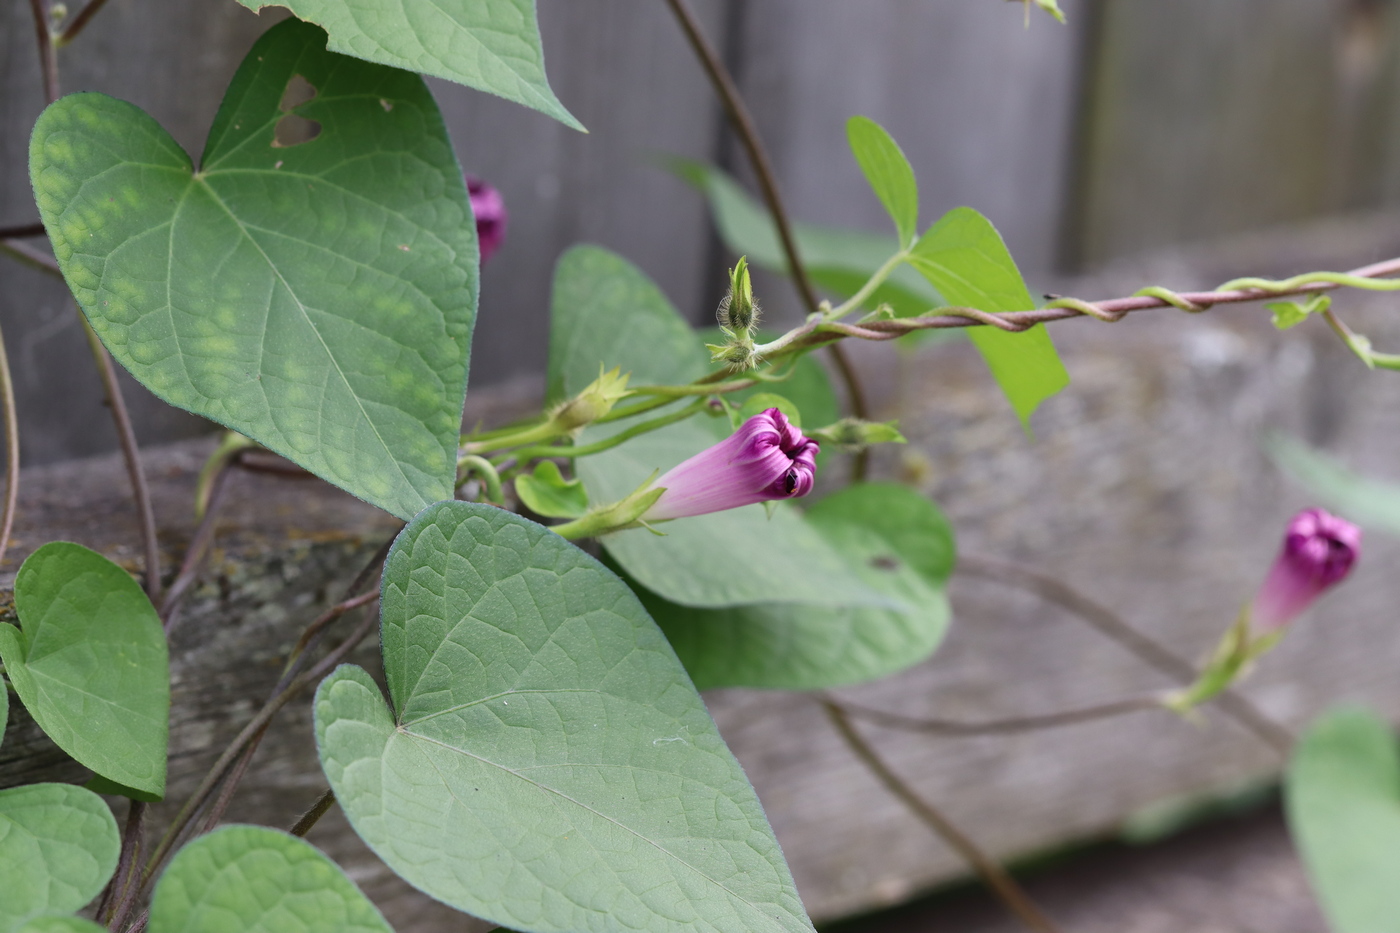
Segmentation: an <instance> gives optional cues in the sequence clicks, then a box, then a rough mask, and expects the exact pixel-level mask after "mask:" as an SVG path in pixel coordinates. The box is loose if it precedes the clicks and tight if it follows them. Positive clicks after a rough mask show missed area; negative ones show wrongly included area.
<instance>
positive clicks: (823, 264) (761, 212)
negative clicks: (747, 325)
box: [668, 159, 956, 333]
mask: <svg viewBox="0 0 1400 933" xmlns="http://www.w3.org/2000/svg"><path fill="white" fill-rule="evenodd" d="M668 164H669V165H670V167H671V168H672V169H673V170H674V171H675V172H676V173H677V174H678V175H680V176H681V177H682V178H684V179H685V180H686V181H688V182H690V183H691V184H693V185H694V186H695V187H697V188H699V189H700V190H701V191H702V192H703V193H704V194H705V196H706V198H707V199H708V200H709V203H710V211H711V213H712V214H713V215H714V218H715V226H716V227H717V228H718V229H719V235H720V237H721V239H723V240H724V243H725V245H726V246H728V247H729V248H730V249H731V250H733V251H734V252H736V253H742V254H745V255H747V256H748V257H749V262H750V263H751V264H753V265H756V266H762V267H764V268H766V269H772V270H774V271H776V272H786V271H787V257H786V256H785V255H784V253H783V248H782V243H781V241H779V239H778V230H777V227H776V226H774V224H773V219H772V217H770V216H769V214H768V212H767V211H766V210H765V209H764V208H763V207H762V206H760V205H759V204H758V202H756V201H755V200H754V199H753V198H751V197H749V195H748V194H747V193H746V192H745V191H744V189H743V188H741V187H739V185H738V183H736V182H735V181H734V179H733V178H731V177H729V176H728V175H726V174H725V173H724V172H723V171H721V170H720V169H717V168H714V167H713V166H709V165H706V164H704V163H702V162H691V161H688V160H685V159H672V160H670V162H669V163H668ZM793 235H794V236H795V237H796V238H797V247H798V252H799V254H800V255H801V256H802V262H803V264H804V265H805V266H806V267H807V274H808V275H809V276H810V277H811V278H812V281H814V282H815V283H816V284H817V285H818V286H820V287H821V288H825V289H827V290H829V291H831V292H833V293H835V294H837V295H840V296H841V297H843V298H848V297H850V296H851V295H854V294H855V293H856V292H857V291H859V290H860V288H861V286H862V285H864V284H865V283H866V281H867V280H868V279H869V278H870V276H871V275H872V274H873V273H874V272H875V270H876V269H878V268H880V267H881V266H882V265H884V264H885V262H886V261H887V260H888V259H889V258H890V257H891V256H893V255H894V254H895V253H897V252H898V251H899V240H898V239H897V238H896V237H891V236H882V235H879V234H874V233H865V232H863V231H860V230H844V229H838V228H836V227H819V226H815V225H811V224H795V225H794V229H793ZM760 297H762V296H760ZM882 303H883V304H888V305H889V306H890V307H891V308H893V309H894V312H895V314H897V315H899V316H900V317H913V316H914V315H917V314H923V313H924V312H926V311H928V310H929V309H930V308H933V307H936V306H937V305H939V304H943V303H944V302H942V301H941V300H940V299H939V296H938V293H937V292H936V291H934V290H933V289H932V288H930V287H929V284H928V282H927V281H925V279H924V278H923V277H922V276H920V275H919V274H918V273H917V272H915V271H914V270H913V269H910V268H907V267H903V266H901V267H900V268H899V269H896V270H895V272H894V274H893V275H891V276H890V277H889V279H888V280H886V282H885V284H884V285H882V286H881V287H880V288H879V289H878V290H876V292H875V294H874V295H873V296H871V299H870V306H871V307H872V308H874V307H875V306H877V305H879V304H882ZM950 333H956V331H953V332H950Z"/></svg>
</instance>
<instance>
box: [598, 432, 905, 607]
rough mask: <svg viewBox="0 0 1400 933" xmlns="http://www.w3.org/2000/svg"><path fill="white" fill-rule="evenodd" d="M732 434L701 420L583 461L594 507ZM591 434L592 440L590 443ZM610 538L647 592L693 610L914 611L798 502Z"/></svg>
mask: <svg viewBox="0 0 1400 933" xmlns="http://www.w3.org/2000/svg"><path fill="white" fill-rule="evenodd" d="M728 433H729V425H728V423H727V422H725V421H723V420H720V419H716V420H715V421H713V422H709V421H707V420H696V419H691V420H690V421H685V422H681V423H680V424H674V425H671V426H670V427H666V428H662V429H661V430H659V431H653V432H651V433H649V434H643V435H641V436H640V437H635V438H633V439H631V440H629V441H628V442H627V443H625V444H623V445H621V446H620V447H616V448H613V449H612V450H609V451H606V452H604V453H601V454H597V455H595V456H592V457H586V458H582V459H580V460H579V461H578V463H577V470H578V475H579V478H580V479H582V480H583V483H584V486H585V487H587V489H588V497H589V500H590V501H592V502H595V503H597V502H615V501H617V500H618V499H621V498H622V497H623V496H626V495H627V494H628V493H629V492H631V491H632V490H633V489H635V488H637V486H639V485H640V484H641V483H642V482H644V481H645V480H646V478H647V477H648V476H650V475H651V474H652V473H654V472H655V471H657V470H661V471H662V472H663V473H664V472H665V471H667V470H669V469H670V468H671V467H673V466H675V465H677V464H678V463H680V462H681V461H683V460H685V459H687V458H688V457H690V456H692V455H694V454H696V453H699V452H700V451H701V450H703V449H705V448H706V447H708V446H710V445H711V444H714V443H716V442H717V441H718V440H719V438H720V436H721V435H723V434H728ZM589 436H590V435H587V434H585V438H588V437H589ZM656 527H657V530H658V531H660V532H662V533H663V536H662V537H658V536H656V535H655V534H653V533H652V532H650V531H648V530H646V529H645V528H639V529H635V530H633V531H620V532H616V533H614V534H610V535H608V536H606V537H605V538H603V546H604V547H605V548H607V551H608V554H609V555H610V556H611V557H612V558H613V559H614V560H616V561H617V562H618V564H619V565H621V566H622V568H623V569H624V570H626V571H627V573H628V575H629V576H631V577H632V578H633V579H635V580H636V581H637V582H638V583H640V584H641V585H642V586H644V587H646V588H647V589H649V590H651V591H652V592H653V593H656V594H658V595H660V596H662V597H664V598H665V599H667V600H669V601H671V602H674V603H679V604H681V605H683V606H693V607H707V608H717V607H721V606H735V605H742V604H746V603H761V602H788V603H802V604H805V605H809V606H812V605H817V606H874V607H881V608H896V609H898V608H904V603H903V602H902V601H901V600H899V599H896V598H893V597H891V596H889V595H888V594H886V593H882V592H881V591H879V590H877V589H875V588H872V587H871V586H870V585H869V584H868V583H867V582H866V581H865V580H862V579H861V578H860V576H859V574H857V573H856V572H855V571H853V570H852V569H851V568H850V566H849V564H848V563H847V561H846V560H845V559H844V557H843V556H842V555H841V554H840V553H838V552H837V551H836V550H835V549H834V548H833V547H832V546H831V545H830V544H829V543H828V542H827V540H826V539H825V538H824V537H822V536H821V535H820V534H818V533H817V531H816V530H815V529H814V528H812V527H811V526H809V525H808V524H807V523H805V522H804V521H802V518H801V516H800V514H799V513H798V512H797V510H796V509H794V508H793V507H792V506H790V505H787V504H782V503H780V504H778V505H777V506H776V507H775V508H774V509H773V511H772V515H771V516H770V515H769V514H768V513H767V512H766V511H765V510H764V507H763V506H761V505H749V506H745V507H744V508H741V509H730V510H729V511H727V512H715V513H713V514H711V515H700V516H697V517H695V518H682V519H678V520H676V521H672V522H666V523H664V524H661V525H658V526H656Z"/></svg>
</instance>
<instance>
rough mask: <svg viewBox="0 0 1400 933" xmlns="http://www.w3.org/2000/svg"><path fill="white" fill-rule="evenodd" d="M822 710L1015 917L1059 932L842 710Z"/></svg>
mask: <svg viewBox="0 0 1400 933" xmlns="http://www.w3.org/2000/svg"><path fill="white" fill-rule="evenodd" d="M819 702H820V703H821V705H822V708H823V709H824V710H826V715H827V717H828V718H829V719H830V720H831V724H832V725H833V726H835V727H836V732H837V734H838V735H840V736H841V738H842V740H843V741H844V742H845V743H846V745H847V746H848V747H849V748H850V749H851V751H852V752H854V753H855V755H856V757H857V758H859V759H860V761H861V763H862V764H864V765H865V766H866V767H867V768H869V769H870V772H871V773H872V774H874V775H875V776H876V777H877V778H879V780H880V783H881V784H884V785H885V788H886V789H887V790H889V792H890V793H892V794H894V795H895V796H896V797H898V798H899V800H900V802H901V803H903V804H904V805H905V806H906V807H908V808H909V809H910V810H912V811H913V812H914V815H915V816H917V817H918V818H919V819H920V820H922V821H923V822H924V824H925V825H926V826H928V827H929V829H931V830H933V831H934V832H935V833H936V834H937V835H938V836H939V837H940V838H941V839H942V840H943V841H944V842H946V843H947V844H948V845H949V846H950V847H951V848H952V849H953V850H954V851H955V852H957V853H958V854H959V855H960V856H962V858H963V859H964V861H966V862H967V863H968V864H969V865H970V866H972V869H973V870H974V871H975V872H977V875H978V876H979V877H980V878H981V879H982V881H983V883H985V884H986V885H987V887H988V888H990V889H991V890H992V893H993V894H995V895H996V896H997V897H998V898H1000V899H1001V901H1002V903H1003V904H1005V905H1006V907H1007V909H1009V910H1010V911H1011V912H1012V913H1013V914H1015V915H1016V917H1017V918H1018V919H1019V920H1020V921H1021V922H1022V923H1024V924H1025V925H1026V926H1027V927H1029V928H1030V929H1032V930H1035V931H1036V933H1059V930H1058V928H1057V927H1056V926H1055V925H1054V924H1053V923H1051V922H1050V919H1049V918H1048V917H1046V916H1045V914H1044V913H1042V912H1041V910H1040V908H1039V907H1037V906H1036V905H1035V902H1034V901H1032V900H1031V899H1030V896H1029V895H1028V894H1026V892H1025V891H1024V890H1023V889H1022V888H1021V886H1020V885H1019V884H1017V883H1016V880H1015V879H1014V878H1012V877H1011V875H1009V874H1008V873H1007V871H1006V869H1004V868H1002V867H1001V865H999V864H997V862H996V861H995V860H993V859H992V858H991V857H989V856H988V855H987V854H986V853H984V852H983V851H982V850H981V848H980V847H979V846H978V845H977V844H976V843H975V842H973V841H972V839H971V838H970V837H969V836H968V835H967V834H966V833H964V832H963V831H962V830H961V829H959V828H958V827H957V826H956V825H954V824H953V822H952V821H950V820H949V819H948V817H947V816H945V815H944V814H943V813H942V812H940V811H939V810H938V809H937V808H935V807H934V806H933V805H932V804H931V803H929V802H928V801H927V800H925V799H924V798H922V797H920V796H919V795H918V794H917V793H915V792H914V789H913V788H911V787H910V786H909V785H908V784H906V783H905V782H904V780H903V779H902V778H900V777H899V775H897V774H895V773H894V771H892V770H891V769H890V766H889V765H888V764H887V763H886V762H885V760H884V759H883V758H882V757H880V754H879V753H878V752H876V751H875V748H874V746H872V745H871V744H870V743H869V742H867V741H866V740H865V738H864V737H863V736H862V735H861V734H860V732H858V731H857V730H856V727H855V725H854V724H853V723H852V722H851V720H850V718H849V717H848V716H847V715H846V712H845V710H843V709H842V708H841V707H840V706H838V705H836V704H835V703H832V702H831V701H830V700H826V699H822V700H819Z"/></svg>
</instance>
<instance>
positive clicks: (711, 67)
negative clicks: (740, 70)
mask: <svg viewBox="0 0 1400 933" xmlns="http://www.w3.org/2000/svg"><path fill="white" fill-rule="evenodd" d="M666 2H667V4H668V5H669V6H670V7H671V12H672V13H673V14H674V15H675V17H676V20H677V22H679V23H680V25H681V31H682V32H684V33H685V37H686V39H687V40H688V41H689V42H690V47H691V48H692V49H693V50H694V52H695V56H696V57H697V58H698V59H700V65H701V67H703V68H704V70H705V74H706V75H707V76H708V77H709V79H710V84H711V85H713V87H714V89H715V93H716V94H717V95H718V96H719V99H720V103H721V104H722V105H723V107H724V112H725V114H726V115H727V116H728V117H729V122H730V124H731V125H733V127H734V130H735V132H736V133H738V135H739V140H740V142H741V143H742V144H743V146H744V152H745V153H746V154H747V155H748V158H749V164H750V165H752V166H753V170H754V175H755V176H757V178H758V187H759V189H760V191H761V192H762V193H763V202H764V204H766V205H767V206H768V213H769V214H770V215H772V217H773V225H774V226H775V227H777V229H778V241H779V242H780V243H781V244H782V247H783V255H784V256H785V257H787V266H788V273H789V274H790V275H791V276H792V281H793V284H794V285H795V286H796V288H797V294H798V295H799V296H800V297H801V299H802V304H803V305H804V306H805V307H806V308H807V313H808V314H816V313H818V310H819V309H820V306H821V302H820V300H819V299H818V298H817V290H816V289H815V288H814V287H813V286H812V280H811V277H810V276H809V275H808V274H807V267H806V266H805V265H804V264H803V263H802V257H801V255H800V254H799V252H798V249H797V238H796V237H795V236H794V235H793V232H792V221H791V219H790V218H789V216H788V212H787V208H786V207H785V206H784V205H783V198H782V195H781V194H780V193H779V192H778V182H777V179H776V178H775V177H774V174H773V163H772V161H771V160H770V159H769V158H768V152H767V150H766V149H765V148H764V146H763V139H762V137H761V136H759V134H758V126H757V124H755V123H754V119H753V115H752V114H750V113H749V108H748V105H746V104H745V103H744V98H743V95H742V94H740V93H739V86H738V83H737V82H736V81H735V80H734V77H733V75H731V74H730V73H729V69H728V68H726V67H725V65H724V60H723V59H722V58H721V57H720V56H719V53H718V52H717V51H716V50H715V48H714V46H712V45H710V42H709V40H708V39H706V38H705V33H704V32H702V31H701V29H700V23H699V21H698V20H696V18H695V15H694V14H693V13H692V12H691V11H690V7H689V6H688V5H687V4H686V2H685V0H666ZM830 353H831V358H832V361H833V362H834V363H835V364H836V370H837V372H838V373H839V374H840V376H841V381H842V382H843V383H844V384H845V386H846V395H847V398H848V400H849V401H850V405H851V413H852V414H854V415H855V416H856V417H857V418H868V417H869V415H870V411H869V407H868V406H867V404H866V400H865V391H864V389H863V388H862V387H861V384H860V379H859V377H858V376H857V375H856V371H855V368H854V367H853V366H852V365H851V361H850V360H849V359H848V358H847V357H846V354H845V352H844V351H843V350H842V349H841V348H840V347H838V346H832V347H831V348H830ZM867 462H868V461H867V459H866V455H865V452H864V451H862V452H861V454H860V455H859V456H858V457H857V458H856V478H857V479H862V478H864V476H865V473H866V465H867Z"/></svg>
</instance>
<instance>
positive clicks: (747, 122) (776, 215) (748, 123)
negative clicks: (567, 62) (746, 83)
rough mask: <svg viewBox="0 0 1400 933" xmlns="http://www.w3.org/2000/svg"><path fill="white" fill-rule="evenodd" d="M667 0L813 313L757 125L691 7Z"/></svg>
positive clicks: (813, 297)
mask: <svg viewBox="0 0 1400 933" xmlns="http://www.w3.org/2000/svg"><path fill="white" fill-rule="evenodd" d="M666 3H667V4H668V5H669V6H670V7H671V12H672V13H673V14H674V15H675V17H676V21H677V22H679V23H680V26H681V29H682V31H684V32H685V37H686V39H687V41H689V42H690V47H691V48H692V49H693V50H694V51H695V56H696V57H697V58H698V59H700V65H701V67H702V68H704V69H705V74H706V76H708V77H709V79H710V84H711V85H713V86H714V89H715V93H716V94H717V95H718V96H719V99H720V103H721V104H722V105H723V107H724V112H725V114H726V115H727V116H728V117H729V122H730V123H731V124H733V126H734V130H735V132H736V133H738V135H739V141H740V143H742V144H743V147H744V152H745V153H746V154H747V155H748V157H749V164H750V165H752V166H753V171H754V175H755V176H757V178H758V187H759V189H760V190H761V191H762V192H763V201H764V203H765V204H767V205H768V212H769V213H770V214H772V215H773V223H774V226H776V227H777V228H778V240H779V241H780V242H781V243H782V247H783V255H784V256H786V257H787V265H788V272H789V273H790V274H791V275H792V280H793V283H794V284H795V285H796V286H797V292H798V294H799V295H800V296H801V298H802V303H803V304H804V305H805V306H806V307H807V312H808V313H809V314H812V313H815V312H816V310H817V306H818V299H817V292H816V289H815V288H813V287H812V280H811V279H810V278H809V277H808V275H807V267H806V266H804V265H803V264H802V259H801V257H800V255H799V253H798V250H797V238H796V237H794V236H793V233H792V221H791V220H790V219H789V217H788V213H787V209H786V208H785V207H784V206H783V199H782V195H780V194H779V193H778V182H777V179H776V177H775V176H774V174H773V163H772V162H771V161H770V160H769V158H768V152H767V150H766V149H765V148H764V146H763V139H762V137H760V136H759V135H758V126H757V124H755V123H754V119H753V115H752V114H750V113H749V108H748V105H747V104H745V103H744V98H743V95H741V94H740V93H739V86H738V84H737V83H736V82H735V80H734V77H733V76H732V75H731V74H730V73H729V69H728V68H726V67H725V65H724V60H723V59H722V58H720V55H719V53H718V51H716V49H715V48H714V46H712V45H710V40H709V39H707V38H705V33H704V32H702V31H701V29H700V23H699V21H698V20H696V18H695V14H693V13H692V12H691V11H690V7H689V6H688V5H687V4H686V2H685V0H666Z"/></svg>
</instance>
